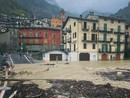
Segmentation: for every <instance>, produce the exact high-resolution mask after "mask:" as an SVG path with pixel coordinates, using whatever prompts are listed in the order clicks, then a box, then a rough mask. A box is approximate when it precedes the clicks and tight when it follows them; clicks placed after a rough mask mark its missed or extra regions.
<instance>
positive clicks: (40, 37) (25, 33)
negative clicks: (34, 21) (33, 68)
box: [18, 27, 61, 52]
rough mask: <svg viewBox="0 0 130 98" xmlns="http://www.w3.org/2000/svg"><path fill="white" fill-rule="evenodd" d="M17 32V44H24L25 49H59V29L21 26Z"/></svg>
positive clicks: (37, 50) (35, 50)
mask: <svg viewBox="0 0 130 98" xmlns="http://www.w3.org/2000/svg"><path fill="white" fill-rule="evenodd" d="M18 33H19V45H25V46H26V48H27V51H34V52H39V51H40V52H41V51H42V52H43V51H47V50H52V49H60V45H61V30H60V29H56V28H48V27H21V28H19V30H18Z"/></svg>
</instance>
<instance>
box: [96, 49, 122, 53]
mask: <svg viewBox="0 0 130 98" xmlns="http://www.w3.org/2000/svg"><path fill="white" fill-rule="evenodd" d="M98 52H99V53H124V51H117V49H116V50H114V51H112V50H105V51H104V50H102V49H99V51H98Z"/></svg>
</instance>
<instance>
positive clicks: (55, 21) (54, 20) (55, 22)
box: [51, 16, 62, 27]
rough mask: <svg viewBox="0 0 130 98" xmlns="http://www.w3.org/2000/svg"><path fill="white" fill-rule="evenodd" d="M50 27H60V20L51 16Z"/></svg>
mask: <svg viewBox="0 0 130 98" xmlns="http://www.w3.org/2000/svg"><path fill="white" fill-rule="evenodd" d="M51 27H62V20H61V19H58V18H55V16H53V17H52V19H51Z"/></svg>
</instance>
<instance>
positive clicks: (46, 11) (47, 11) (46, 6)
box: [16, 0, 61, 18]
mask: <svg viewBox="0 0 130 98" xmlns="http://www.w3.org/2000/svg"><path fill="white" fill-rule="evenodd" d="M16 1H17V3H18V4H19V5H20V6H22V7H23V8H25V9H27V10H28V11H29V12H30V13H33V16H36V17H48V18H51V17H52V15H55V16H56V17H59V12H60V10H61V8H60V7H59V6H57V5H54V4H51V3H48V2H46V0H16Z"/></svg>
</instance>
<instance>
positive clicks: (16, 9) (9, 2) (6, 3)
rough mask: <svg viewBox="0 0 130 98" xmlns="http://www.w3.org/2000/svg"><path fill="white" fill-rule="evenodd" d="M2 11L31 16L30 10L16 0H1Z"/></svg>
mask: <svg viewBox="0 0 130 98" xmlns="http://www.w3.org/2000/svg"><path fill="white" fill-rule="evenodd" d="M0 13H3V14H13V15H20V16H29V14H28V11H27V10H25V9H24V8H22V7H21V6H19V5H18V4H17V2H16V0H0Z"/></svg>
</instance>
